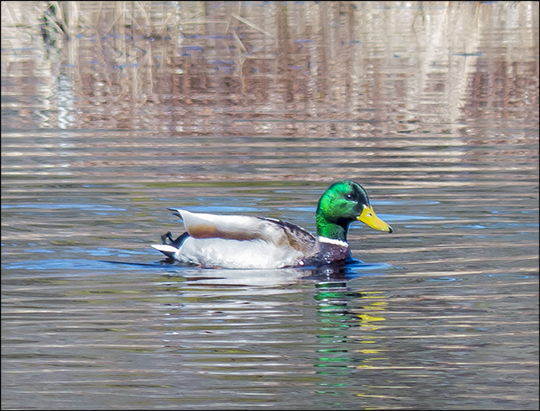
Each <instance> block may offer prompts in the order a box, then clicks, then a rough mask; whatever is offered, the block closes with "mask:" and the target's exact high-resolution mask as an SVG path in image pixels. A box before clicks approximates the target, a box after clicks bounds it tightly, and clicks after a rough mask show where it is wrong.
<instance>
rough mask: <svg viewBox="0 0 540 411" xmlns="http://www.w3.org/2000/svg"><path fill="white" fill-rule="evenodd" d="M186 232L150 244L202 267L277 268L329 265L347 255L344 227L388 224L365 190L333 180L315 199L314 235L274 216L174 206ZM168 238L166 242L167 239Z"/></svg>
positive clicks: (387, 228)
mask: <svg viewBox="0 0 540 411" xmlns="http://www.w3.org/2000/svg"><path fill="white" fill-rule="evenodd" d="M169 210H171V211H173V214H174V215H177V216H178V217H180V218H182V219H183V220H184V225H185V226H186V229H187V232H186V233H184V234H182V235H181V236H179V237H178V238H177V239H176V240H173V238H172V236H171V233H170V232H168V233H167V234H164V235H163V236H162V237H161V239H162V242H163V244H160V245H153V246H152V247H154V248H155V249H156V250H159V251H161V252H162V253H163V254H165V255H166V256H167V257H169V258H173V259H175V260H178V261H181V262H184V263H191V264H198V265H202V266H204V267H224V268H282V267H298V266H312V265H322V264H328V263H332V262H335V261H344V260H347V259H349V258H350V257H351V251H350V249H349V244H348V243H347V231H348V229H349V224H350V223H352V222H353V221H356V220H358V221H362V222H363V223H365V224H367V225H368V226H369V227H371V228H373V229H374V230H378V231H385V232H387V233H391V232H392V231H393V230H392V227H390V226H389V225H388V224H386V223H385V222H384V221H382V220H381V219H380V218H378V217H377V216H376V215H375V212H374V211H373V208H372V207H371V204H370V202H369V198H368V195H367V192H366V190H364V188H363V187H362V186H361V185H360V184H358V183H355V182H354V181H349V180H345V181H339V182H337V183H334V184H332V185H331V186H330V187H329V188H328V190H326V192H325V193H324V194H323V195H322V197H321V199H320V200H319V204H318V206H317V212H316V225H317V237H315V236H314V235H312V234H311V233H309V232H308V231H307V230H305V229H303V228H302V227H299V226H297V225H295V224H291V223H288V222H286V221H281V220H277V219H274V218H265V217H250V216H237V215H215V214H203V213H191V212H189V211H185V210H179V209H173V208H170V209H169ZM167 240H168V241H167Z"/></svg>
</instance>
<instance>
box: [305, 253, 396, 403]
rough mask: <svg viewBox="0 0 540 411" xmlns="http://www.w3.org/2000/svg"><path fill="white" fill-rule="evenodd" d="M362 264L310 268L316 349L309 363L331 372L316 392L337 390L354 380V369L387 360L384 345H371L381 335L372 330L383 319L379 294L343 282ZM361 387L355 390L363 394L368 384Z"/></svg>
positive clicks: (358, 271) (383, 306)
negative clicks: (312, 362) (317, 324)
mask: <svg viewBox="0 0 540 411" xmlns="http://www.w3.org/2000/svg"><path fill="white" fill-rule="evenodd" d="M368 267H369V266H368V265H365V264H363V263H361V262H358V264H354V265H352V266H351V265H331V266H324V267H318V268H317V269H315V270H314V273H313V277H314V278H315V279H316V280H317V282H316V284H315V289H316V292H315V294H314V299H315V301H316V302H317V319H318V323H319V334H318V335H317V340H318V345H319V348H317V349H316V355H317V360H316V363H315V364H314V365H315V367H316V369H317V371H316V372H317V374H320V375H333V376H335V377H333V378H332V379H331V380H329V379H325V380H324V383H321V390H318V391H317V393H319V394H330V395H332V396H335V395H339V391H340V388H339V387H349V386H351V385H353V384H355V381H356V379H354V378H351V377H353V375H354V374H358V373H360V372H361V371H360V369H363V368H372V367H374V366H376V365H380V364H382V363H387V362H388V359H387V358H386V356H385V354H384V350H381V349H379V348H378V347H380V345H381V344H377V343H378V342H380V341H378V340H380V339H381V338H382V336H380V335H378V333H377V330H378V329H379V328H380V324H381V322H383V321H385V317H384V311H385V310H386V309H387V307H388V303H387V302H386V301H385V296H384V294H383V293H382V292H380V291H359V290H358V289H356V288H355V287H354V286H353V287H351V286H350V284H349V282H350V281H351V280H353V279H355V278H358V277H360V276H362V275H363V274H361V272H362V270H363V269H365V268H368ZM370 275H373V274H372V273H370ZM339 376H343V377H341V378H340V377H339ZM329 381H332V382H331V383H330V382H329ZM363 391H366V392H363V393H358V395H359V396H363V395H369V394H368V391H369V387H363ZM347 392H349V391H347ZM343 394H344V395H345V392H344V393H343Z"/></svg>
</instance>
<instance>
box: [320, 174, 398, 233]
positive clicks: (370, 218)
mask: <svg viewBox="0 0 540 411" xmlns="http://www.w3.org/2000/svg"><path fill="white" fill-rule="evenodd" d="M353 221H361V222H363V223H364V224H366V225H367V226H369V227H371V228H373V229H374V230H378V231H385V232H387V233H391V232H393V231H394V230H393V229H392V227H390V226H389V225H388V224H386V223H385V222H384V221H383V220H381V219H380V218H379V217H377V215H376V214H375V212H374V211H373V207H372V206H371V204H370V202H369V197H368V194H367V192H366V190H364V188H363V187H362V186H361V185H360V184H358V183H355V182H354V181H350V180H344V181H338V182H337V183H334V184H332V185H331V186H330V187H329V188H328V190H326V192H325V193H324V194H323V195H322V197H321V199H320V200H319V204H318V206H317V214H316V223H317V234H318V235H320V236H323V237H327V238H332V239H335V240H341V241H347V231H348V229H349V224H350V223H352V222H353Z"/></svg>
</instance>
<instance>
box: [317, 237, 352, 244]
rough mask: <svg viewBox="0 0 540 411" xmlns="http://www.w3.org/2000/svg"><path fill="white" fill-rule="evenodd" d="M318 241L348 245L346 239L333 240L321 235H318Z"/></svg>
mask: <svg viewBox="0 0 540 411" xmlns="http://www.w3.org/2000/svg"><path fill="white" fill-rule="evenodd" d="M318 239H319V242H320V243H329V244H335V245H340V246H342V247H348V246H349V244H347V242H346V241H341V240H334V239H333V238H328V237H323V236H321V235H320V236H319V238H318Z"/></svg>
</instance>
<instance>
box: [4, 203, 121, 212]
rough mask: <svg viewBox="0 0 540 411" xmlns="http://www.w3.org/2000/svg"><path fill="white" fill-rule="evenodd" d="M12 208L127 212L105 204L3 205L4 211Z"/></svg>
mask: <svg viewBox="0 0 540 411" xmlns="http://www.w3.org/2000/svg"><path fill="white" fill-rule="evenodd" d="M11 208H38V209H43V210H73V209H79V210H86V211H126V209H125V208H118V207H113V206H109V205H103V204H17V205H7V204H2V209H11Z"/></svg>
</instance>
